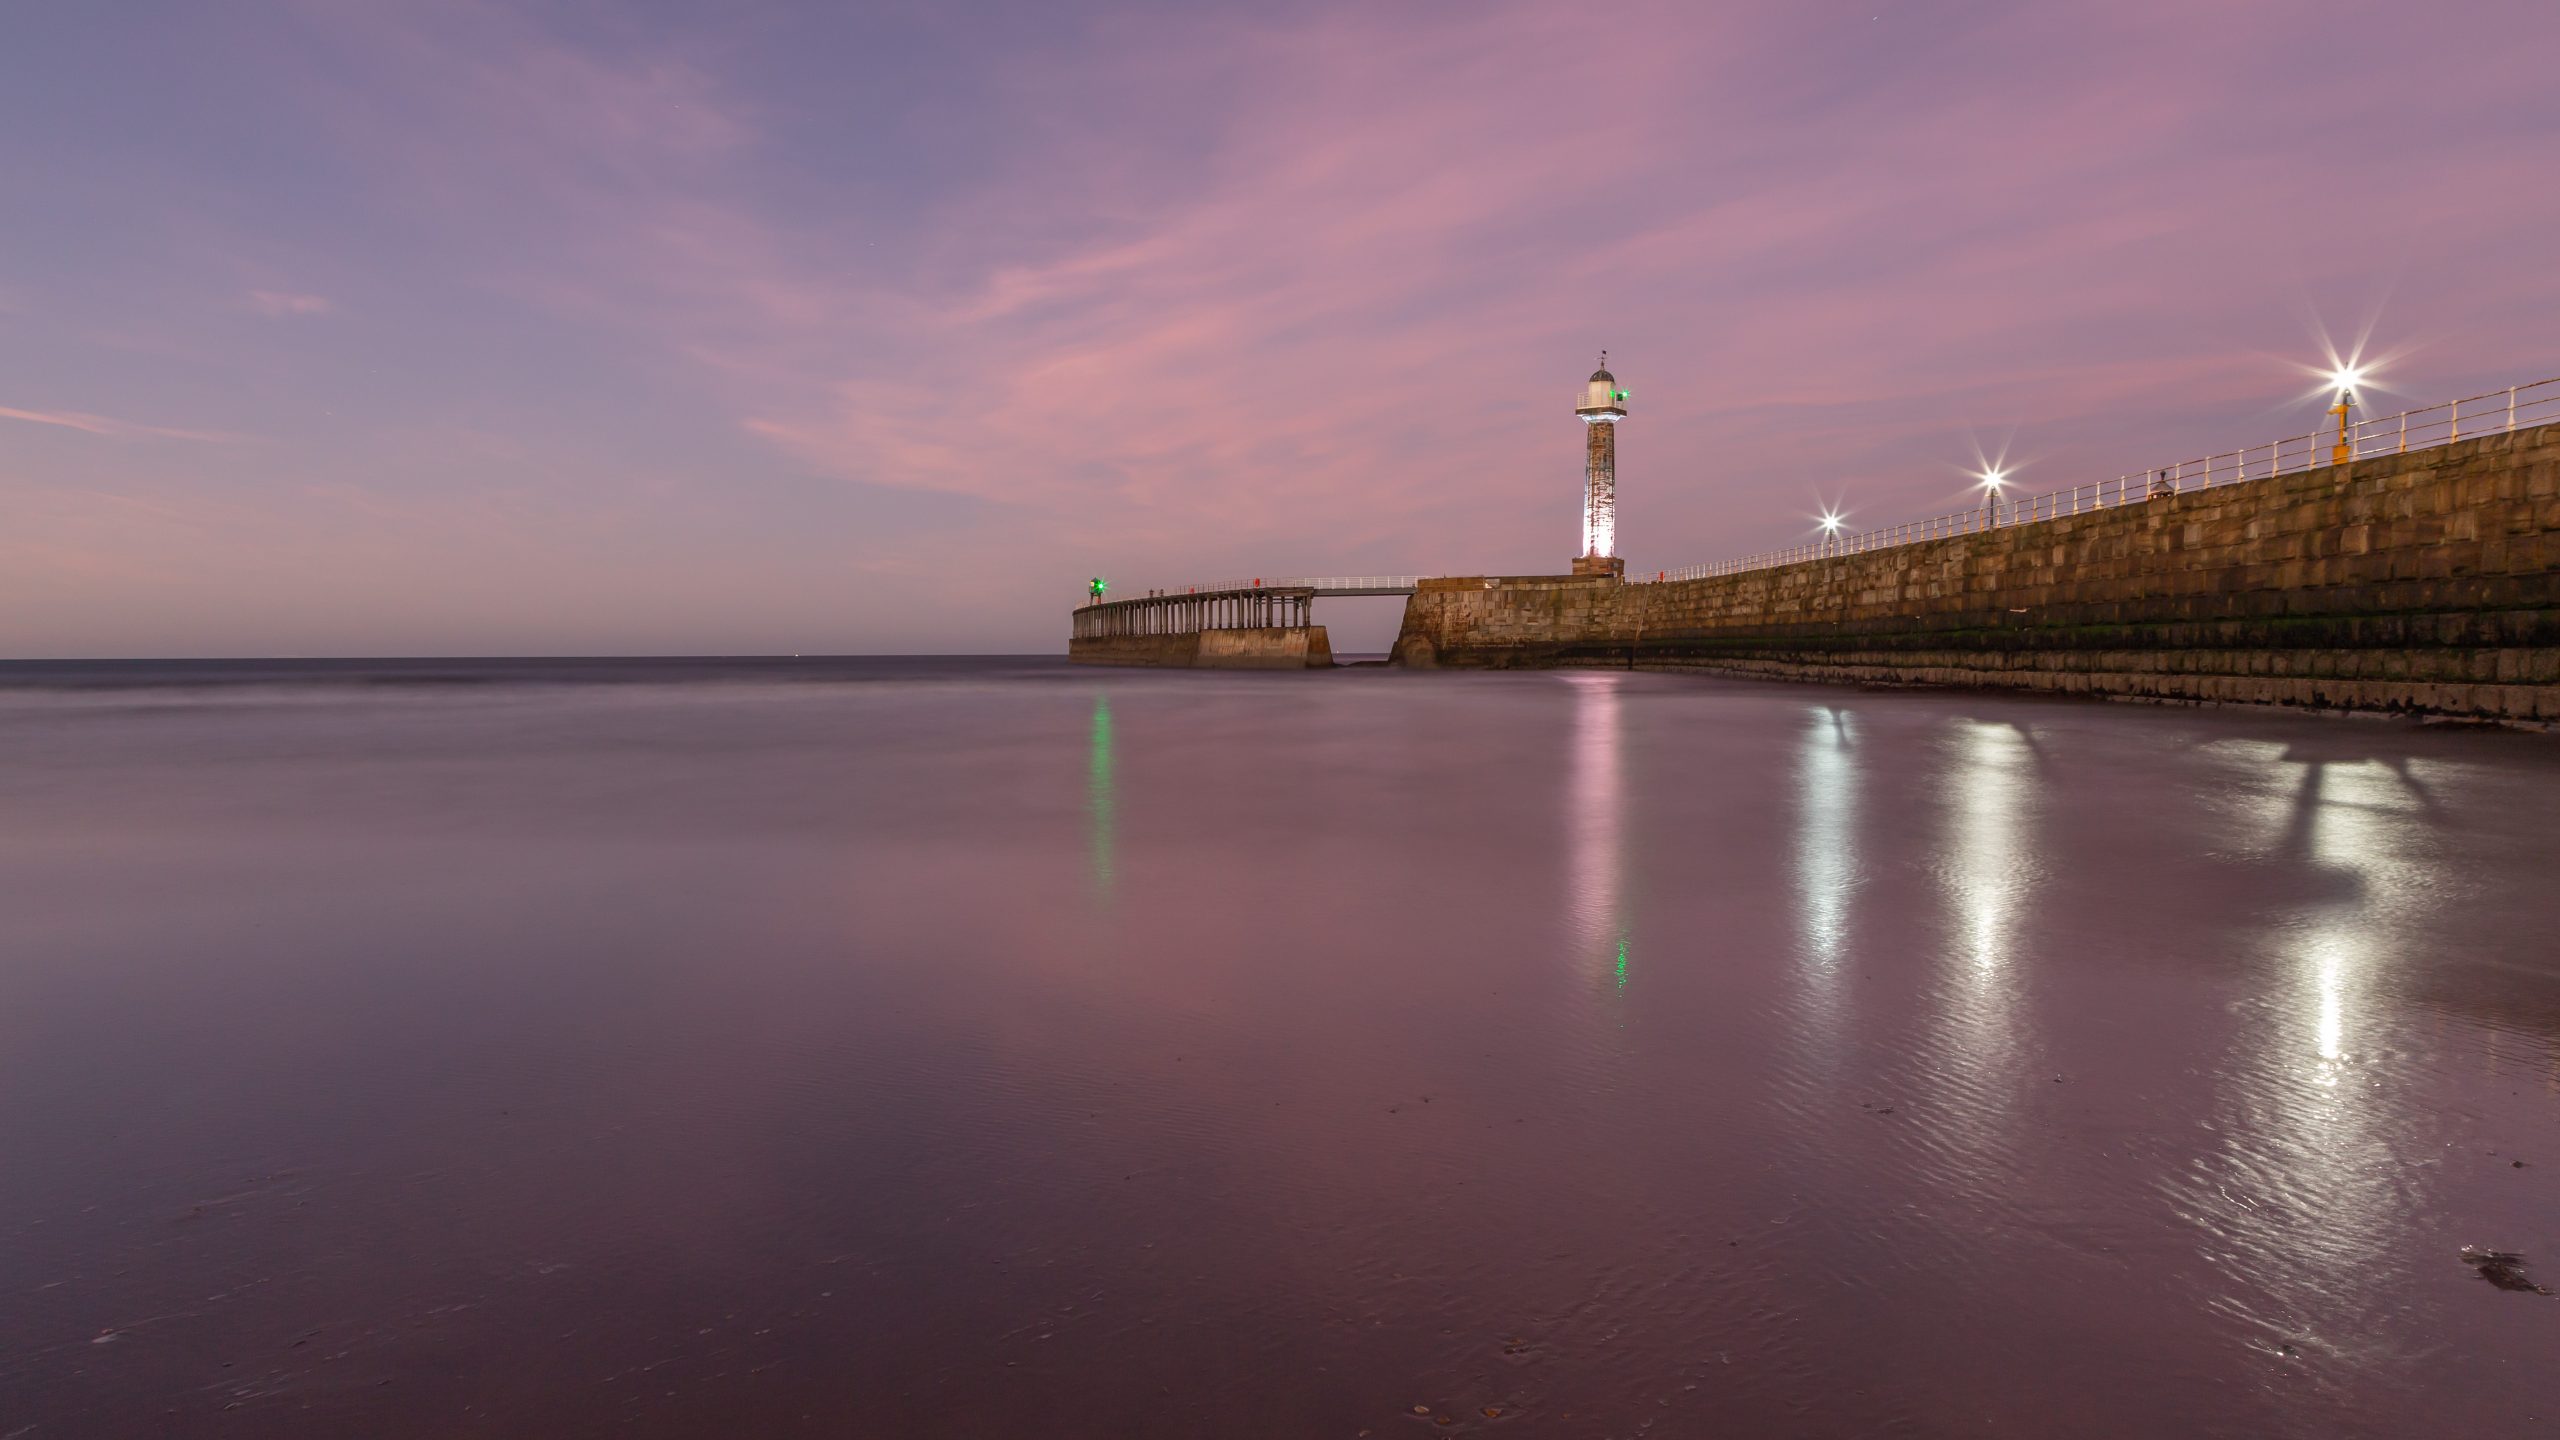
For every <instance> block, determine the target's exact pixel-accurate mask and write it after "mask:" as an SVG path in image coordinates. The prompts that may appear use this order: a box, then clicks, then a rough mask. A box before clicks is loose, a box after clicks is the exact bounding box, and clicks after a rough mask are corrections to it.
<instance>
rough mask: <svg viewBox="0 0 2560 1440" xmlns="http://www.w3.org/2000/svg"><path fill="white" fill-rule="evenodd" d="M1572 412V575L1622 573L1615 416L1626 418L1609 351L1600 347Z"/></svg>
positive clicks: (1623, 394) (1624, 399)
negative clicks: (1575, 529)
mask: <svg viewBox="0 0 2560 1440" xmlns="http://www.w3.org/2000/svg"><path fill="white" fill-rule="evenodd" d="M1573 413H1574V414H1576V415H1578V416H1580V417H1581V418H1582V429H1583V443H1582V553H1581V554H1580V555H1578V556H1576V557H1574V561H1573V573H1574V574H1576V575H1605V576H1610V577H1613V578H1615V577H1623V576H1624V575H1625V574H1626V571H1627V562H1625V561H1624V560H1621V559H1619V558H1618V422H1619V421H1621V420H1624V419H1626V418H1627V392H1626V391H1625V390H1623V389H1620V388H1619V386H1618V377H1617V376H1615V375H1612V374H1610V373H1609V352H1608V351H1606V350H1603V351H1601V352H1600V368H1599V369H1597V370H1594V371H1592V372H1591V379H1590V380H1589V381H1588V382H1587V383H1585V384H1584V385H1583V387H1582V394H1581V397H1580V398H1579V399H1577V400H1576V401H1575V402H1574V406H1573Z"/></svg>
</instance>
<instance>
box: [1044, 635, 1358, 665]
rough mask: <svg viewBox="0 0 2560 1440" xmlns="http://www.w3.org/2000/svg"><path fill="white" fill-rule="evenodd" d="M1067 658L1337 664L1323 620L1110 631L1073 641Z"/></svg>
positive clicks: (1103, 661)
mask: <svg viewBox="0 0 2560 1440" xmlns="http://www.w3.org/2000/svg"><path fill="white" fill-rule="evenodd" d="M1067 658H1068V659H1070V660H1074V661H1076V662H1078V663H1080V664H1086V665H1143V666H1157V667H1164V668H1171V669H1200V670H1323V669H1329V668H1331V667H1332V665H1333V643H1332V641H1331V640H1330V639H1329V638H1328V637H1327V636H1326V634H1325V628H1324V627H1323V626H1321V625H1290V626H1267V627H1264V628H1261V629H1252V630H1198V631H1192V632H1189V633H1185V634H1180V635H1106V636H1098V637H1095V638H1091V639H1086V638H1083V637H1077V638H1072V639H1070V640H1068V641H1067Z"/></svg>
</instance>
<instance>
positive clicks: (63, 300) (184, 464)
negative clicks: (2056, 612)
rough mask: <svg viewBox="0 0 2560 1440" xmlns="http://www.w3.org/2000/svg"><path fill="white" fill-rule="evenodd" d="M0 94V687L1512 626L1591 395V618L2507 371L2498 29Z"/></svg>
mask: <svg viewBox="0 0 2560 1440" xmlns="http://www.w3.org/2000/svg"><path fill="white" fill-rule="evenodd" d="M6 29H7V32H8V35H7V39H6V42H5V43H0V207H4V208H0V656H16V657H30V658H34V657H42V658H53V657H75V656H100V657H144V656H225V655H242V656H247V655H259V656H267V655H511V654H781V653H807V654H818V653H941V652H994V653H1045V654H1055V653H1058V652H1060V651H1062V650H1063V649H1064V641H1065V636H1066V630H1067V611H1068V610H1069V608H1070V607H1071V606H1073V605H1074V604H1075V603H1076V602H1077V600H1078V598H1079V596H1080V594H1081V591H1082V588H1083V586H1084V582H1085V580H1086V579H1087V577H1089V576H1092V575H1097V574H1099V575H1104V576H1108V577H1110V579H1111V582H1112V585H1113V587H1114V590H1115V592H1116V593H1123V594H1125V593H1129V592H1131V591H1132V590H1136V589H1142V588H1145V587H1149V586H1158V585H1169V586H1180V585H1185V584H1191V583H1197V582H1204V581H1214V580H1224V579H1228V578H1233V577H1247V576H1256V575H1261V576H1284V575H1309V574H1316V575H1336V574H1381V573H1426V574H1428V573H1440V574H1482V573H1510V574H1517V573H1556V572H1560V571H1562V570H1563V569H1564V568H1565V566H1566V564H1567V562H1568V561H1569V560H1570V558H1571V556H1572V554H1573V552H1574V550H1575V549H1576V548H1577V541H1578V538H1579V534H1580V511H1579V506H1580V497H1581V463H1582V426H1581V424H1580V422H1579V421H1577V420H1576V419H1575V418H1574V416H1573V413H1572V407H1573V403H1574V399H1575V395H1576V392H1577V390H1578V387H1579V385H1580V383H1581V382H1582V380H1583V378H1584V377H1585V376H1586V375H1587V374H1588V373H1589V372H1590V370H1591V368H1592V366H1593V364H1594V363H1595V361H1596V358H1597V355H1598V352H1599V351H1600V350H1601V349H1602V348H1603V347H1606V348H1607V349H1608V351H1609V354H1610V358H1611V368H1612V369H1613V371H1614V372H1615V373H1616V375H1617V376H1618V378H1619V380H1620V382H1621V384H1622V385H1624V386H1625V387H1626V388H1627V389H1628V390H1629V391H1630V392H1631V394H1632V399H1631V401H1630V403H1629V408H1630V411H1631V414H1630V417H1629V418H1628V420H1627V421H1626V423H1625V424H1624V425H1623V426H1622V427H1621V431H1620V436H1619V458H1618V476H1619V480H1618V484H1619V548H1620V552H1621V553H1622V554H1623V555H1625V556H1626V557H1627V560H1628V565H1629V567H1630V570H1631V571H1633V572H1635V573H1642V572H1644V571H1646V570H1651V569H1658V568H1670V567H1675V566H1681V565H1690V564H1698V563H1703V562H1707V561H1711V560H1717V559H1723V558H1728V557H1732V556H1738V555H1745V554H1750V553H1753V552H1757V551H1761V550H1766V549H1770V548H1775V547H1779V546H1784V545H1791V544H1795V543H1799V542H1801V541H1802V540H1804V539H1806V538H1807V537H1808V536H1809V535H1810V534H1811V533H1812V525H1813V521H1814V517H1815V516H1816V515H1817V514H1818V513H1819V512H1820V511H1822V510H1823V509H1824V508H1826V507H1831V506H1838V507H1841V508H1843V509H1845V511H1846V513H1847V517H1848V523H1849V524H1850V525H1851V526H1852V527H1853V528H1856V527H1862V526H1866V525H1886V524H1891V523H1895V522H1898V521H1902V520H1908V519H1916V518H1919V517H1922V516H1927V515H1933V514H1937V513H1941V512H1944V511H1948V510H1953V509H1958V508H1963V507H1965V506H1967V505H1968V504H1970V503H1971V492H1970V490H1969V486H1970V484H1971V481H1970V478H1969V475H1968V472H1969V471H1971V470H1972V469H1973V468H1974V467H1975V465H1976V464H1977V461H1978V458H1979V457H1980V456H1981V455H1983V454H1986V453H1987V454H2000V453H2005V454H2006V455H2007V457H2008V462H2009V465H2010V467H2011V468H2012V470H2013V471H2014V472H2015V473H2016V476H2017V484H2018V486H2019V487H2020V488H2021V489H2022V490H2025V491H2030V492H2031V491H2038V490H2044V489H2059V488H2063V487H2066V486H2069V485H2071V484H2075V483H2078V482H2081V481H2085V480H2091V479H2096V478H2100V477H2103V476H2112V475H2117V474H2122V473H2126V472H2130V471H2137V470H2142V469H2146V468H2149V467H2151V466H2155V465H2158V464H2163V463H2167V462H2170V461H2174V460H2177V459H2180V458H2183V457H2188V456H2196V455H2202V454H2205V453H2208V452H2210V451H2219V450H2226V449H2231V448H2235V447H2237V446H2241V445H2246V444H2257V443H2263V442H2264V441H2267V440H2270V439H2274V438H2276V437H2279V436H2289V435H2296V434H2301V433H2304V432H2306V431H2309V430H2311V429H2313V428H2315V427H2316V426H2317V425H2318V424H2319V423H2320V421H2321V413H2320V412H2321V409H2322V406H2323V405H2324V403H2325V399H2324V397H2322V396H2320V395H2319V394H2317V393H2316V392H2317V389H2318V386H2317V381H2316V380H2315V379H2314V377H2313V375H2312V373H2311V370H2312V369H2313V368H2325V360H2326V357H2327V355H2328V354H2329V352H2330V350H2331V349H2332V348H2335V349H2338V350H2341V351H2344V350H2350V349H2353V348H2355V346H2356V345H2357V344H2358V343H2359V340H2361V343H2362V345H2363V354H2364V356H2365V358H2367V359H2368V360H2370V361H2374V362H2376V364H2377V367H2378V368H2377V370H2376V376H2375V384H2376V386H2378V387H2379V388H2378V389H2374V390H2370V391H2368V393H2367V394H2366V396H2365V397H2364V398H2365V402H2366V404H2367V407H2368V409H2370V410H2373V411H2375V412H2377V413H2386V412H2388V411H2391V410H2397V409H2403V408H2407V407H2409V406H2414V405H2420V404H2430V403H2434V402H2437V401H2441V400H2446V399H2451V398H2455V397H2458V396H2466V395H2471V394H2475V393H2479V392H2482V391H2485V390H2489V389H2492V388H2503V387H2505V386H2507V385H2509V384H2512V383H2517V382H2520V381H2529V380H2536V379H2541V378H2544V377H2547V376H2553V375H2560V265H2555V264H2554V263H2553V257H2554V255H2555V253H2560V183H2554V181H2553V176H2554V174H2555V170H2554V167H2555V165H2560V159H2555V157H2560V98H2555V97H2560V83H2555V79H2554V74H2555V72H2554V70H2553V57H2554V56H2555V55H2560V5H2553V4H2551V3H2550V0H2473V3H2448V4H2442V5H2436V6H2426V7H2420V6H2410V5H2381V4H2374V5H2365V4H2344V5H2341V4H2335V3H2330V4H2293V3H2268V4H2251V3H2239V0H2215V3H2181V0H2151V3H2144V4H2139V5H2098V4H2086V5H2084V4H2076V3H2075V4H2062V3H2053V0H2044V3H1986V4H1959V3H1916V4H1915V3H1886V0H1862V3H1857V4H1837V3H1827V0H1807V3H1798V4H1764V5H1711V4H1696V3H1692V4H1662V5H1657V4H1652V3H1644V0H1630V3H1619V4H1610V5H1592V4H1584V5H1556V4H1551V3H1550V4H1512V3H1505V0H1473V3H1450V4H1439V3H1420V0H1417V3H1402V0H1369V3H1366V4H1337V3H1315V0H1309V3H1298V0H1263V3H1256V4H1253V5H1250V6H1245V5H1223V6H1221V5H1202V4H1198V3H1182V4H1177V3H1165V4H1148V3H1123V0H1092V3H1078V4H1069V5H1061V4H1057V3H1055V0H1042V3H987V4H972V3H935V4H908V3H903V0H878V3H865V4H842V3H831V4H821V3H806V0H727V3H724V4H721V5H718V6H703V5H694V4H673V3H648V0H620V3H601V0H599V3H584V4H574V3H561V4H509V3H495V0H432V3H401V0H382V3H353V0H348V3H325V0H311V3H290V0H273V3H261V0H244V3H241V4H226V5H219V6H211V5H203V4H199V3H176V4H165V5H155V4H150V3H141V0H133V3H123V4H116V5H44V6H25V7H20V10H19V11H18V12H17V13H13V14H12V15H11V16H10V18H9V21H8V23H7V26H6ZM1327 603H1329V604H1330V603H1334V602H1327ZM1343 614H1344V615H1345V616H1346V617H1348V618H1350V619H1351V620H1352V621H1353V623H1354V628H1357V629H1359V630H1360V631H1361V634H1359V635H1357V636H1353V637H1350V638H1352V639H1354V640H1355V641H1364V640H1366V641H1373V642H1374V644H1381V645H1382V643H1383V641H1382V640H1381V639H1377V638H1376V637H1374V636H1372V635H1370V634H1369V632H1371V631H1375V630H1377V628H1378V627H1379V626H1380V625H1381V624H1384V625H1388V626H1391V624H1392V617H1393V608H1392V605H1389V606H1387V607H1385V609H1384V610H1383V612H1381V610H1380V608H1379V607H1378V606H1377V605H1376V603H1375V602H1372V603H1371V604H1370V606H1369V607H1368V608H1367V609H1365V610H1360V611H1358V612H1356V614H1355V612H1352V611H1348V610H1346V611H1344V612H1343ZM1381 615H1383V619H1382V618H1381ZM1319 618H1324V617H1323V616H1322V615H1321V614H1320V615H1319ZM1337 645H1338V647H1339V646H1340V641H1337ZM1353 648H1358V646H1357V645H1356V644H1355V646H1354V647H1353Z"/></svg>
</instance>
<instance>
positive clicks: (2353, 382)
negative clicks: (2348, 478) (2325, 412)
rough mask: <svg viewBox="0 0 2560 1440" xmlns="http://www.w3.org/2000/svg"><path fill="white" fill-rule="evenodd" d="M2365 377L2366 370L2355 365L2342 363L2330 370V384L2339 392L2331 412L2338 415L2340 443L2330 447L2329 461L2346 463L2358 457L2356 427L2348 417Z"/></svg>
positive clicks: (2334, 463)
mask: <svg viewBox="0 0 2560 1440" xmlns="http://www.w3.org/2000/svg"><path fill="white" fill-rule="evenodd" d="M2363 379H2364V371H2363V370H2362V369H2360V368H2358V367H2356V366H2353V365H2341V366H2339V367H2338V368H2336V369H2334V370H2332V371H2330V372H2329V384H2330V386H2331V387H2332V388H2334V389H2335V390H2336V391H2337V392H2338V398H2337V401H2336V403H2334V404H2332V405H2331V406H2330V407H2329V413H2330V414H2332V415H2335V416H2337V417H2338V443H2337V444H2335V445H2332V446H2330V447H2329V463H2330V464H2332V465H2344V464H2346V463H2347V462H2348V461H2350V460H2353V459H2354V458H2356V441H2355V427H2354V424H2353V422H2352V421H2351V420H2350V419H2349V418H2348V417H2349V416H2350V415H2352V414H2353V413H2354V412H2355V408H2356V386H2357V385H2358V384H2359V383H2360V382H2362V381H2363Z"/></svg>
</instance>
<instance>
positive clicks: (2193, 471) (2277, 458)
mask: <svg viewBox="0 0 2560 1440" xmlns="http://www.w3.org/2000/svg"><path fill="white" fill-rule="evenodd" d="M2555 420H2560V378H2553V379H2550V380H2537V381H2535V382H2533V383H2532V384H2530V385H2511V386H2509V387H2507V388H2506V389H2504V390H2491V391H2488V392H2486V393H2485V394H2480V395H2473V396H2469V397H2466V398H2464V399H2461V400H2453V401H2448V402H2446V403H2444V404H2441V405H2428V406H2424V407H2422V408H2419V409H2416V410H2404V411H2402V412H2400V413H2399V414H2397V415H2379V416H2373V417H2370V418H2368V419H2363V420H2354V421H2351V422H2350V423H2349V425H2348V427H2347V431H2346V434H2345V436H2344V437H2343V441H2342V438H2341V436H2340V435H2339V432H2338V431H2337V430H2335V429H2328V430H2320V431H2315V432H2313V433H2311V434H2308V435H2295V436H2292V437H2290V438H2288V439H2283V440H2272V441H2269V442H2268V443H2266V444H2264V445H2252V446H2249V447H2248V448H2246V449H2241V450H2226V451H2224V452H2223V453H2221V454H2219V455H2207V456H2204V457H2203V458H2201V459H2195V460H2181V461H2179V462H2178V463H2176V464H2174V465H2163V466H2160V467H2158V468H2156V469H2152V470H2145V471H2141V472H2139V473H2137V474H2132V475H2118V476H2116V477H2115V478H2113V479H2110V480H2097V481H2092V482H2090V483H2088V484H2085V485H2075V486H2072V487H2071V488H2070V489H2068V490H2052V491H2048V492H2046V493H2044V494H2042V495H2022V496H2019V497H2018V498H2016V499H2014V500H2012V499H2008V498H2005V497H2000V496H1996V495H1995V496H1993V497H1991V498H1990V499H1988V500H1986V501H1985V502H1984V503H1983V504H1981V505H1978V506H1975V507H1973V508H1971V509H1968V510H1958V511H1955V512H1953V513H1950V514H1946V515H1937V516H1932V517H1931V518H1929V519H1926V520H1913V521H1910V522H1908V523H1906V524H1902V525H1892V526H1887V527H1885V528H1884V529H1880V530H1864V531H1860V532H1859V533H1857V534H1854V535H1832V536H1826V537H1824V538H1823V539H1820V540H1813V541H1808V542H1807V543H1805V544H1802V545H1796V546H1791V547H1789V548H1788V549H1785V550H1770V551H1765V552H1763V553H1761V554H1758V555H1748V556H1745V557H1743V558H1742V559H1739V560H1719V561H1716V562H1715V563H1713V564H1708V565H1691V566H1687V567H1685V568H1682V569H1678V570H1662V571H1657V572H1655V573H1654V575H1653V576H1652V577H1650V578H1651V579H1654V580H1699V579H1704V578H1706V577H1708V576H1711V575H1733V574H1739V573H1741V572H1743V571H1746V570H1767V569H1771V568H1773V567H1775V566H1779V565H1794V564H1798V563H1800V562H1802V561H1806V560H1820V559H1825V558H1827V557H1829V556H1833V555H1857V554H1861V553H1864V552H1866V551H1869V550H1889V549H1891V548H1893V547H1894V546H1897V545H1916V544H1918V543H1920V542H1922V541H1924V540H1941V539H1945V538H1946V537H1948V536H1951V535H1969V534H1973V533H1975V532H1977V531H1982V530H1989V529H1993V528H1995V527H1998V526H2002V525H2025V524H2029V523H2031V522H2034V521H2037V520H2051V519H2054V518H2056V517H2058V516H2063V515H2078V514H2081V513H2083V512H2084V511H2089V510H2104V509H2109V508H2112V507H2114V506H2117V505H2126V504H2140V503H2141V502H2143V501H2145V500H2151V499H2157V498H2160V497H2164V496H2170V495H2181V494H2185V493H2186V492H2188V491H2191V490H2203V489H2208V488H2211V487H2213V486H2216V485H2235V484H2238V483H2239V482H2241V481H2243V480H2264V479H2266V478H2267V477H2268V476H2270V475H2289V474H2292V473H2294V472H2297V471H2302V470H2314V469H2318V468H2319V467H2321V466H2323V465H2329V464H2333V463H2335V460H2334V455H2335V452H2336V450H2337V448H2338V446H2339V445H2340V444H2341V443H2344V444H2345V446H2346V447H2347V452H2348V456H2349V458H2351V459H2362V458H2364V457H2365V456H2368V455H2394V454H2401V453H2405V452H2407V451H2411V450H2427V449H2432V448H2434V447H2436V446H2439V445H2450V444H2452V443H2453V442H2455V441H2457V440H2470V439H2475V438H2477V437H2479V436H2482V435H2494V434H2499V433H2503V432H2505V431H2509V430H2522V429H2526V428H2529V427H2531V426H2535V425H2545V424H2549V423H2551V422H2553V421H2555ZM1631 578H1634V579H1636V580H1638V581H1640V582H1641V581H1643V580H1644V579H1646V578H1647V577H1642V576H1637V577H1631Z"/></svg>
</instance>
